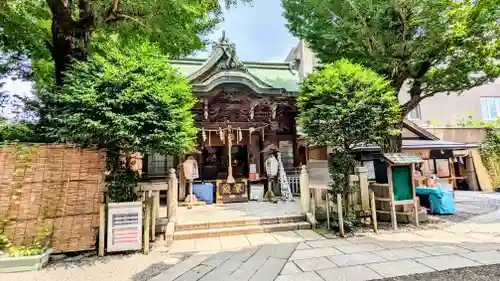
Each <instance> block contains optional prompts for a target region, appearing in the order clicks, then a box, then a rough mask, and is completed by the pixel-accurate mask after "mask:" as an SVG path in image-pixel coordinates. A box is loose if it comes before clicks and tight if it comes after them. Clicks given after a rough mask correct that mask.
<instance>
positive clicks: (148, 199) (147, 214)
mask: <svg viewBox="0 0 500 281" xmlns="http://www.w3.org/2000/svg"><path fill="white" fill-rule="evenodd" d="M144 199H145V200H144V203H145V207H144V233H143V249H142V252H143V254H145V255H147V254H149V231H150V225H151V208H152V205H153V200H152V196H151V191H149V192H145V195H144Z"/></svg>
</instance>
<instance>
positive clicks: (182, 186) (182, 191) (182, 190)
mask: <svg viewBox="0 0 500 281" xmlns="http://www.w3.org/2000/svg"><path fill="white" fill-rule="evenodd" d="M185 160H186V155H182V156H180V159H179V198H178V199H179V201H184V200H185V199H186V177H185V176H184V167H183V165H182V163H184V161H185Z"/></svg>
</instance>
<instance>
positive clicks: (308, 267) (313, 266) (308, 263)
mask: <svg viewBox="0 0 500 281" xmlns="http://www.w3.org/2000/svg"><path fill="white" fill-rule="evenodd" d="M295 264H296V265H297V266H298V267H299V268H300V269H301V270H302V271H314V270H319V269H327V268H335V267H338V266H337V265H336V264H335V263H333V262H332V261H330V260H329V259H327V258H325V257H319V258H310V259H302V260H296V261H295Z"/></svg>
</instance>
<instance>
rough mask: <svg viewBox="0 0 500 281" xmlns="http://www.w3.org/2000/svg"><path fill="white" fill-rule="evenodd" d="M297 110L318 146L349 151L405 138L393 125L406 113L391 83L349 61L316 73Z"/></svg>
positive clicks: (305, 84)
mask: <svg viewBox="0 0 500 281" xmlns="http://www.w3.org/2000/svg"><path fill="white" fill-rule="evenodd" d="M297 106H298V111H299V122H300V124H301V125H302V126H303V129H304V133H305V134H306V135H307V137H308V139H309V140H310V141H311V142H312V143H314V144H317V145H325V146H326V145H328V146H332V147H334V148H338V149H340V150H345V151H349V150H351V149H352V148H353V147H354V146H355V145H359V144H363V143H377V144H378V143H381V142H383V140H384V139H385V138H387V137H388V136H390V135H392V134H398V133H399V132H395V131H394V129H393V126H394V124H395V123H397V122H398V120H399V117H400V109H399V104H398V101H397V99H396V97H395V94H394V90H393V89H392V88H391V87H390V85H389V82H387V81H385V80H384V79H383V78H381V77H380V76H379V75H378V74H377V73H375V72H374V71H371V70H368V69H366V68H364V67H363V66H361V65H359V64H352V63H350V62H349V61H348V60H346V59H342V60H339V61H337V62H335V63H333V64H327V65H325V66H324V67H323V68H322V69H319V70H315V71H314V72H313V73H311V74H310V75H309V76H308V77H307V78H306V79H305V80H304V81H303V82H302V85H301V88H300V91H299V96H298V99H297Z"/></svg>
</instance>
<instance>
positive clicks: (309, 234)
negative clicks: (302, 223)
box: [295, 229, 326, 241]
mask: <svg viewBox="0 0 500 281" xmlns="http://www.w3.org/2000/svg"><path fill="white" fill-rule="evenodd" d="M295 233H297V234H298V235H300V236H302V238H304V239H305V240H307V241H309V240H323V239H326V238H325V237H323V235H320V234H318V233H316V232H314V231H313V230H311V229H299V230H295Z"/></svg>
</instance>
